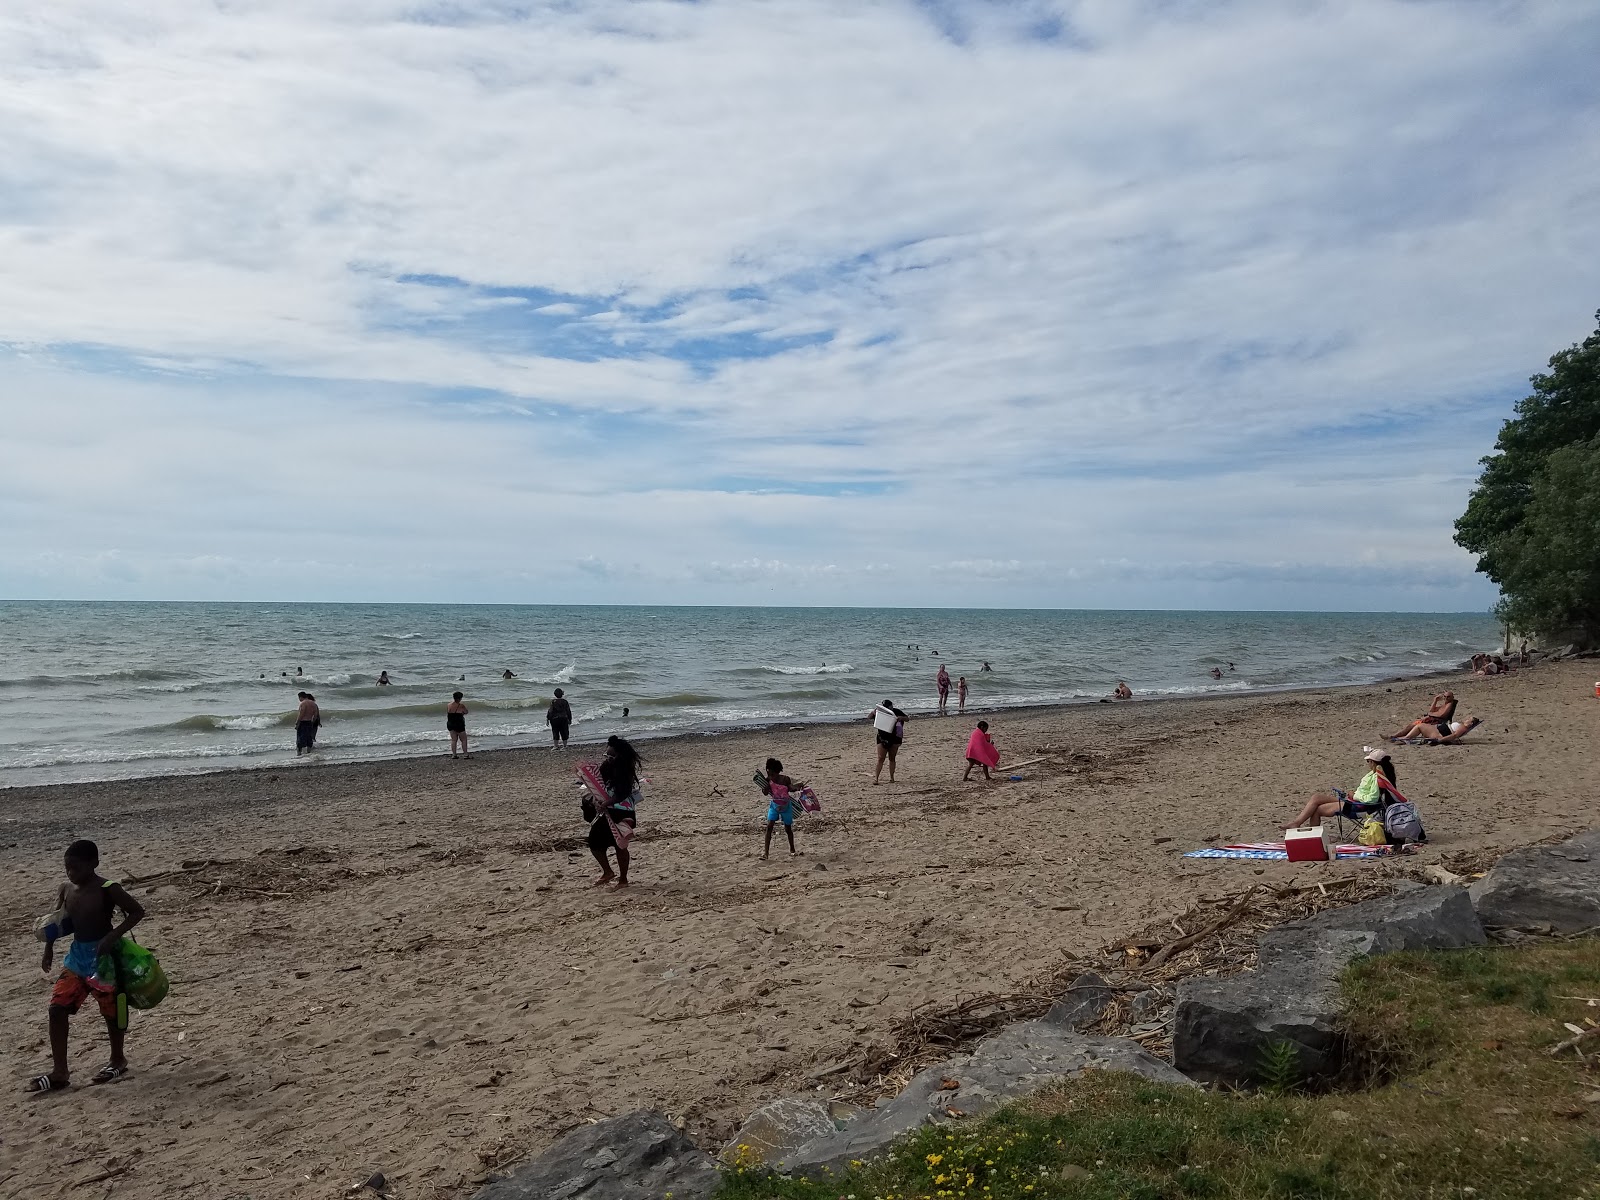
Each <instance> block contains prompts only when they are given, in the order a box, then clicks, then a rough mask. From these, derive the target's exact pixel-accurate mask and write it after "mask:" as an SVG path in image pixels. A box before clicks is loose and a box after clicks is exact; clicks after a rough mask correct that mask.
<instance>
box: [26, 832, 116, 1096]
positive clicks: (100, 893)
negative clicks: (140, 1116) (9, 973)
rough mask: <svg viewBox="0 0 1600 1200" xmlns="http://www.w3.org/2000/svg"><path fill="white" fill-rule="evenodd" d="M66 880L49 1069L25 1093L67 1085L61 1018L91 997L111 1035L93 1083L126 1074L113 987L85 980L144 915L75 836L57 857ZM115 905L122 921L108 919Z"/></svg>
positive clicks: (60, 897) (48, 949)
mask: <svg viewBox="0 0 1600 1200" xmlns="http://www.w3.org/2000/svg"><path fill="white" fill-rule="evenodd" d="M63 857H64V859H65V865H66V870H67V882H66V883H63V884H62V885H61V890H60V892H59V893H57V896H56V901H57V905H58V907H59V908H60V909H61V910H62V913H63V915H64V920H63V924H65V923H66V922H68V921H70V922H71V929H72V946H71V948H70V949H68V951H67V957H66V961H65V962H63V963H62V964H61V974H60V975H58V976H57V977H56V982H55V987H54V988H52V989H51V992H50V1057H51V1060H52V1063H53V1065H52V1067H51V1070H50V1074H48V1075H38V1076H35V1077H34V1078H33V1079H31V1080H29V1081H28V1090H29V1091H30V1092H54V1091H59V1090H60V1089H62V1088H64V1087H68V1086H69V1085H70V1081H71V1076H70V1073H69V1071H68V1068H67V1018H68V1017H70V1016H71V1015H72V1014H73V1013H75V1012H77V1011H78V1007H79V1006H80V1005H81V1004H82V1003H83V1002H84V1001H85V1000H87V999H88V998H89V996H90V995H93V996H94V1001H95V1005H96V1007H98V1008H99V1009H100V1015H101V1016H102V1017H104V1018H105V1019H106V1033H107V1035H108V1036H109V1037H110V1039H111V1061H110V1062H109V1063H107V1064H106V1065H105V1066H104V1067H101V1068H100V1070H99V1072H98V1073H97V1074H96V1075H95V1077H94V1082H96V1083H110V1082H112V1081H113V1080H116V1079H121V1078H122V1077H123V1076H124V1075H126V1074H127V1073H128V1059H127V1057H126V1055H125V1054H124V1053H123V1049H122V1039H123V1037H124V1035H125V1033H126V1030H125V1029H123V1028H122V1027H121V1026H120V1025H119V1024H118V1021H117V994H116V992H106V991H101V990H100V989H99V988H97V987H94V986H92V985H91V983H90V980H92V979H93V978H94V975H95V971H96V967H97V964H98V962H99V959H100V956H101V955H102V954H110V953H112V952H113V951H114V950H115V949H116V945H117V943H118V942H119V941H121V940H122V935H123V934H125V933H127V932H128V930H130V929H132V928H133V927H134V926H135V925H137V924H138V923H139V922H140V921H142V920H143V919H144V908H143V906H142V905H140V903H139V902H138V901H137V900H135V899H134V898H133V897H132V896H130V895H128V893H127V892H126V891H125V890H124V889H123V887H122V885H121V884H120V883H116V882H113V881H112V880H109V879H102V878H100V876H99V874H98V868H99V866H100V850H99V848H98V847H97V846H96V845H95V844H94V843H93V842H89V841H76V842H73V843H72V845H70V846H68V847H67V852H66V854H65V855H64V856H63ZM118 909H121V910H122V923H121V924H120V925H118V924H115V923H114V922H113V918H114V917H115V916H116V912H117V910H118ZM55 953H56V943H55V939H54V938H51V939H49V940H47V941H46V942H45V944H44V961H43V962H42V963H41V964H40V966H42V967H43V968H44V971H45V972H46V974H48V973H49V971H50V966H51V963H52V962H53V961H54V959H55Z"/></svg>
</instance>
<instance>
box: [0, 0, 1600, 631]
mask: <svg viewBox="0 0 1600 1200" xmlns="http://www.w3.org/2000/svg"><path fill="white" fill-rule="evenodd" d="M430 14H431V18H432V19H431V20H430V19H426V18H428V17H429V16H430ZM468 17H470V19H467V18H468ZM1596 44H1600V15H1597V14H1596V12H1595V11H1594V9H1593V7H1592V6H1590V5H1585V4H1582V3H1578V2H1576V0H1573V2H1557V3H1542V4H1532V3H1527V4H1517V3H1503V4H1495V5H1481V4H1466V3H1462V4H1429V5H1421V4H1413V3H1405V2H1402V0H1355V2H1353V3H1345V4H1332V3H1307V4H1302V5H1294V6H1285V5H1281V4H1275V3H1269V2H1267V0H1236V2H1234V3H1229V4H1222V5H1217V6H1214V7H1207V8H1189V7H1185V6H1171V5H1163V4H1153V3H1152V4H1139V3H1125V2H1117V3H1113V2H1111V0H1085V2H1081V3H1060V4H1050V3H1044V2H1043V0H1037V2H1034V3H1029V4H1017V5H992V4H983V3H976V2H974V3H955V2H954V0H951V2H950V3H947V4H944V5H937V6H918V5H914V4H910V3H906V4H881V5H860V4H847V3H844V2H843V0H839V2H837V3H826V2H821V0H806V2H804V3H802V2H800V0H773V2H772V3H765V4H760V5H752V4H741V3H735V2H732V0H722V2H709V3H702V4H695V5H683V4H669V3H648V2H647V3H621V2H620V0H616V2H606V0H597V2H595V3H590V4H584V5H566V4H559V5H558V4H549V5H539V4H534V5H516V6H499V5H493V4H491V5H483V6H476V7H474V8H471V9H467V8H447V7H438V8H430V7H429V6H427V5H422V6H418V5H416V4H414V3H411V2H410V0H406V2H405V3H401V2H399V0H394V2H386V0H362V2H361V3H342V4H337V5H330V4H323V3H311V2H310V0H304V2H298V3H297V2H291V0H278V2H268V0H262V2H260V3H255V4H251V5H235V6H221V7H219V6H214V5H211V4H202V3H199V2H198V0H151V2H150V3H148V4H145V5H141V6H138V7H137V8H134V9H125V10H115V11H109V10H107V9H106V8H105V6H104V5H101V4H97V3H91V2H90V0H58V2H55V3H51V4H49V5H45V4H42V3H30V4H23V5H17V6H13V7H12V8H11V9H9V10H7V12H6V14H5V15H0V255H3V258H4V261H5V263H6V270H5V271H4V272H0V342H5V343H8V344H10V345H11V346H12V347H13V348H14V352H13V353H12V354H10V355H8V356H5V357H4V358H0V409H3V410H4V414H3V415H4V416H5V418H6V421H7V424H8V431H7V432H8V437H7V439H6V441H5V444H4V446H3V447H0V457H3V459H4V460H5V461H4V465H5V466H6V467H7V469H8V471H9V479H8V480H7V481H6V482H0V505H4V506H5V509H6V512H5V514H4V515H5V516H7V517H12V518H16V519H13V520H10V521H9V522H8V524H9V526H10V528H11V529H12V530H13V531H14V532H12V533H10V534H8V536H7V539H6V541H5V542H0V593H7V592H9V593H11V594H23V593H28V592H32V593H34V594H71V593H73V592H74V591H75V590H77V589H83V588H86V587H90V586H91V582H92V581H94V580H97V579H99V580H102V581H103V582H102V583H99V584H94V585H93V586H95V587H99V588H101V589H102V590H103V591H105V592H106V593H107V594H121V593H119V592H118V591H117V589H118V588H121V589H123V591H127V590H128V589H130V588H134V587H138V588H144V589H148V590H149V591H150V592H152V593H159V594H168V595H172V594H185V589H201V588H215V589H220V593H221V594H230V595H245V596H248V595H257V594H264V590H266V591H272V592H273V594H291V593H289V592H286V591H280V590H279V589H292V588H298V589H300V590H299V591H298V592H297V593H292V594H301V595H305V596H308V597H317V596H329V597H335V598H337V597H343V596H353V595H360V596H371V597H374V598H391V597H394V598H407V597H410V596H413V595H414V596H418V597H422V596H427V597H439V596H442V595H444V594H445V593H449V596H448V598H458V599H472V598H478V597H476V596H474V595H471V594H458V592H464V591H470V589H471V588H478V589H481V590H482V591H483V593H484V594H483V595H482V596H481V598H484V599H515V598H529V599H565V598H569V597H571V598H595V597H596V595H599V596H600V597H601V598H605V597H607V596H614V595H615V596H616V598H626V599H640V600H649V599H654V598H658V596H657V594H656V593H655V592H652V591H651V589H652V588H661V587H670V588H671V589H672V595H670V596H668V597H666V598H669V599H672V598H681V599H686V600H702V599H713V600H717V599H741V598H750V597H752V596H755V598H760V599H766V598H767V597H766V596H765V595H764V594H757V592H756V591H755V590H756V589H761V588H766V587H772V586H777V582H778V581H780V580H784V581H788V582H789V584H791V585H792V586H794V587H796V588H799V589H802V590H803V593H804V595H805V596H806V597H807V598H808V599H810V598H815V599H817V600H818V601H822V600H830V601H846V602H848V601H851V600H857V599H859V600H863V601H867V600H872V601H877V600H881V599H883V598H885V597H889V596H892V597H894V598H898V599H900V600H901V601H903V602H918V601H931V602H941V603H942V602H979V601H984V602H1002V603H1004V602H1018V603H1047V602H1049V603H1054V602H1059V603H1071V604H1093V603H1100V602H1105V603H1111V602H1115V603H1148V604H1164V603H1186V602H1189V601H1188V600H1187V599H1186V597H1191V596H1196V597H1199V599H1201V600H1205V601H1207V602H1230V603H1250V602H1252V601H1253V600H1259V602H1261V603H1263V604H1265V605H1267V606H1270V605H1271V604H1272V603H1285V604H1308V605H1316V604H1318V603H1321V602H1322V601H1323V598H1325V597H1329V596H1343V595H1345V593H1346V591H1348V593H1349V595H1351V596H1356V597H1360V596H1371V595H1375V594H1378V595H1383V596H1387V597H1390V598H1391V602H1393V603H1396V604H1405V605H1406V606H1417V607H1427V606H1429V605H1431V604H1442V605H1449V606H1456V605H1474V606H1475V605H1479V604H1482V603H1484V602H1485V600H1486V597H1487V592H1486V590H1485V589H1484V588H1483V587H1482V586H1481V585H1475V584H1473V583H1472V582H1471V580H1470V564H1469V562H1468V560H1467V559H1466V558H1465V556H1463V555H1461V554H1460V553H1459V552H1457V551H1455V550H1454V549H1453V548H1452V547H1451V546H1450V544H1449V523H1450V520H1451V519H1452V517H1453V516H1454V514H1455V513H1456V512H1457V511H1459V508H1460V505H1461V503H1462V500H1463V497H1464V494H1465V491H1466V488H1467V487H1468V486H1470V477H1471V474H1472V472H1473V470H1474V466H1473V464H1474V462H1475V459H1476V457H1477V455H1478V454H1479V453H1481V452H1482V451H1483V450H1484V449H1486V448H1487V444H1488V442H1489V440H1490V438H1491V436H1492V431H1493V427H1494V419H1495V417H1494V414H1495V412H1496V411H1504V409H1505V408H1506V407H1507V401H1508V399H1509V398H1510V397H1511V396H1512V395H1514V394H1515V389H1516V388H1517V386H1518V385H1519V384H1520V382H1521V380H1522V379H1523V378H1524V377H1525V376H1526V375H1527V374H1528V373H1529V372H1530V371H1531V370H1534V369H1536V368H1537V367H1538V366H1539V365H1540V364H1541V363H1542V361H1543V359H1544V358H1545V357H1546V356H1547V355H1548V354H1549V353H1550V352H1551V351H1553V350H1555V349H1557V348H1559V347H1560V346H1562V345H1564V344H1566V343H1567V342H1569V341H1571V340H1574V339H1575V338H1577V337H1580V336H1582V334H1583V333H1584V332H1585V331H1586V328H1587V326H1586V318H1587V316H1588V314H1589V313H1590V311H1592V309H1593V307H1594V306H1595V305H1596V304H1597V303H1600V300H1597V299H1596V296H1595V295H1594V293H1593V282H1594V280H1593V273H1592V269H1591V267H1590V266H1589V263H1590V260H1591V259H1592V254H1590V253H1588V250H1587V248H1590V247H1592V246H1593V245H1594V244H1595V243H1596V241H1597V240H1600V122H1597V121H1596V119H1595V118H1596V117H1597V115H1600V112H1597V109H1600V85H1597V84H1596V83H1595V81H1594V75H1593V72H1592V70H1590V69H1589V68H1590V67H1591V66H1592V63H1590V62H1589V52H1590V51H1592V49H1593V47H1594V46H1595V45H1596ZM452 281H460V282H452ZM819 337H820V338H822V339H824V340H821V341H818V340H817V339H818V338H819ZM791 344H792V348H789V349H787V350H783V351H782V352H775V351H779V350H781V349H782V348H783V347H784V346H790V345H791ZM851 485H856V487H855V488H854V490H855V491H857V492H859V491H860V490H861V488H862V487H865V488H866V489H867V490H868V491H872V492H878V493H881V494H873V495H867V496H863V495H860V494H839V495H834V494H830V493H832V492H835V491H838V492H844V493H849V492H850V491H851V490H852V487H851ZM808 492H811V493H816V492H820V493H823V494H805V493H808ZM1370 546H1378V547H1381V556H1382V560H1383V561H1384V562H1385V563H1386V564H1387V569H1386V570H1385V571H1384V572H1382V573H1381V578H1379V579H1368V580H1365V581H1364V584H1363V586H1350V587H1349V588H1348V589H1346V587H1345V585H1343V584H1341V583H1339V582H1338V581H1337V572H1338V571H1339V570H1340V569H1342V568H1343V566H1344V564H1346V563H1351V562H1355V561H1358V560H1357V559H1356V558H1355V556H1356V555H1357V554H1358V553H1359V551H1360V548H1362V547H1370ZM1291 550H1292V553H1290V552H1289V551H1291ZM186 554H188V555H198V556H200V559H203V560H205V561H214V562H225V563H226V564H228V566H227V569H226V570H223V569H221V568H220V567H219V568H217V569H213V570H210V571H209V573H208V572H207V571H205V570H201V569H200V568H198V567H194V566H184V565H183V564H184V563H188V562H191V561H199V560H191V558H188V557H185V555H186ZM51 555H58V556H64V557H57V558H52V557H50V556H51ZM302 561H315V562H317V563H318V564H320V566H319V567H318V568H317V569H314V570H301V569H286V568H285V567H284V566H283V564H285V563H289V562H302ZM1118 563H1127V564H1130V565H1129V566H1127V567H1126V568H1125V569H1124V568H1121V567H1113V566H1103V567H1091V566H1090V564H1118ZM584 564H589V565H584ZM596 564H599V565H600V566H597V565H596ZM608 564H627V566H626V567H621V566H611V565H608ZM938 564H945V565H944V566H943V567H939V566H938ZM113 567H115V568H116V571H121V572H122V573H121V574H120V575H119V574H117V573H116V571H113ZM602 567H603V569H601V568H602ZM129 572H132V574H131V575H130V574H129ZM1319 572H1321V573H1322V574H1320V575H1319ZM1329 572H1333V574H1332V575H1330V574H1329ZM935 576H937V577H935ZM85 581H91V582H85ZM1096 589H1099V590H1096ZM618 593H621V594H620V595H617V594H618ZM1330 606H1331V605H1330ZM1362 606H1368V607H1370V606H1373V605H1366V604H1363V605H1362Z"/></svg>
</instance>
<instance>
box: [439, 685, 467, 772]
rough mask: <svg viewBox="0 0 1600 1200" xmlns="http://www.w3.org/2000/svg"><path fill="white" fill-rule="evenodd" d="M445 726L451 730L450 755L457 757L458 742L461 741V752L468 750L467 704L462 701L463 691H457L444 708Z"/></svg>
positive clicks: (464, 752)
mask: <svg viewBox="0 0 1600 1200" xmlns="http://www.w3.org/2000/svg"><path fill="white" fill-rule="evenodd" d="M444 727H445V729H447V730H449V732H450V757H451V758H455V757H457V755H456V742H457V741H460V743H461V753H462V755H465V754H466V752H467V706H466V705H465V704H463V703H461V693H460V692H456V693H454V694H453V695H452V696H451V698H450V703H449V704H447V705H445V709H444Z"/></svg>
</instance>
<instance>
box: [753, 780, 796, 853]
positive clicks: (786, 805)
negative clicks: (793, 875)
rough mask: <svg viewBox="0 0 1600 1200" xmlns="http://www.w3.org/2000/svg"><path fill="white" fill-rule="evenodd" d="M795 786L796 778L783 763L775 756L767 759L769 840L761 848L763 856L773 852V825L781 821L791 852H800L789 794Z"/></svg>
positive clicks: (792, 803)
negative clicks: (790, 775)
mask: <svg viewBox="0 0 1600 1200" xmlns="http://www.w3.org/2000/svg"><path fill="white" fill-rule="evenodd" d="M795 787H796V784H795V782H794V780H792V779H790V778H789V777H788V776H787V775H785V774H784V773H783V764H782V763H781V762H779V761H778V760H777V759H775V758H769V759H767V780H766V793H767V841H766V844H765V845H764V846H762V848H761V857H762V858H766V857H767V856H768V855H769V854H771V853H772V827H773V826H774V825H776V824H777V823H778V822H779V821H782V822H783V832H784V834H785V835H786V836H787V837H788V839H789V853H790V854H791V855H795V854H799V853H800V852H799V851H798V850H796V849H795V848H794V800H793V799H792V798H791V797H790V795H789V792H790V790H791V789H793V788H795Z"/></svg>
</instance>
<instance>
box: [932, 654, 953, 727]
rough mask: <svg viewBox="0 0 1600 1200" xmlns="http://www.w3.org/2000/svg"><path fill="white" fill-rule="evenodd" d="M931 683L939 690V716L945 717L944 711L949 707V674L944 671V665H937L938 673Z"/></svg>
mask: <svg viewBox="0 0 1600 1200" xmlns="http://www.w3.org/2000/svg"><path fill="white" fill-rule="evenodd" d="M933 682H934V683H935V684H936V685H937V686H938V688H939V715H940V716H941V717H942V716H944V715H945V710H946V709H947V708H949V707H950V672H949V671H946V670H945V669H944V664H943V663H940V664H939V673H938V674H937V675H935V676H934V677H933Z"/></svg>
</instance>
